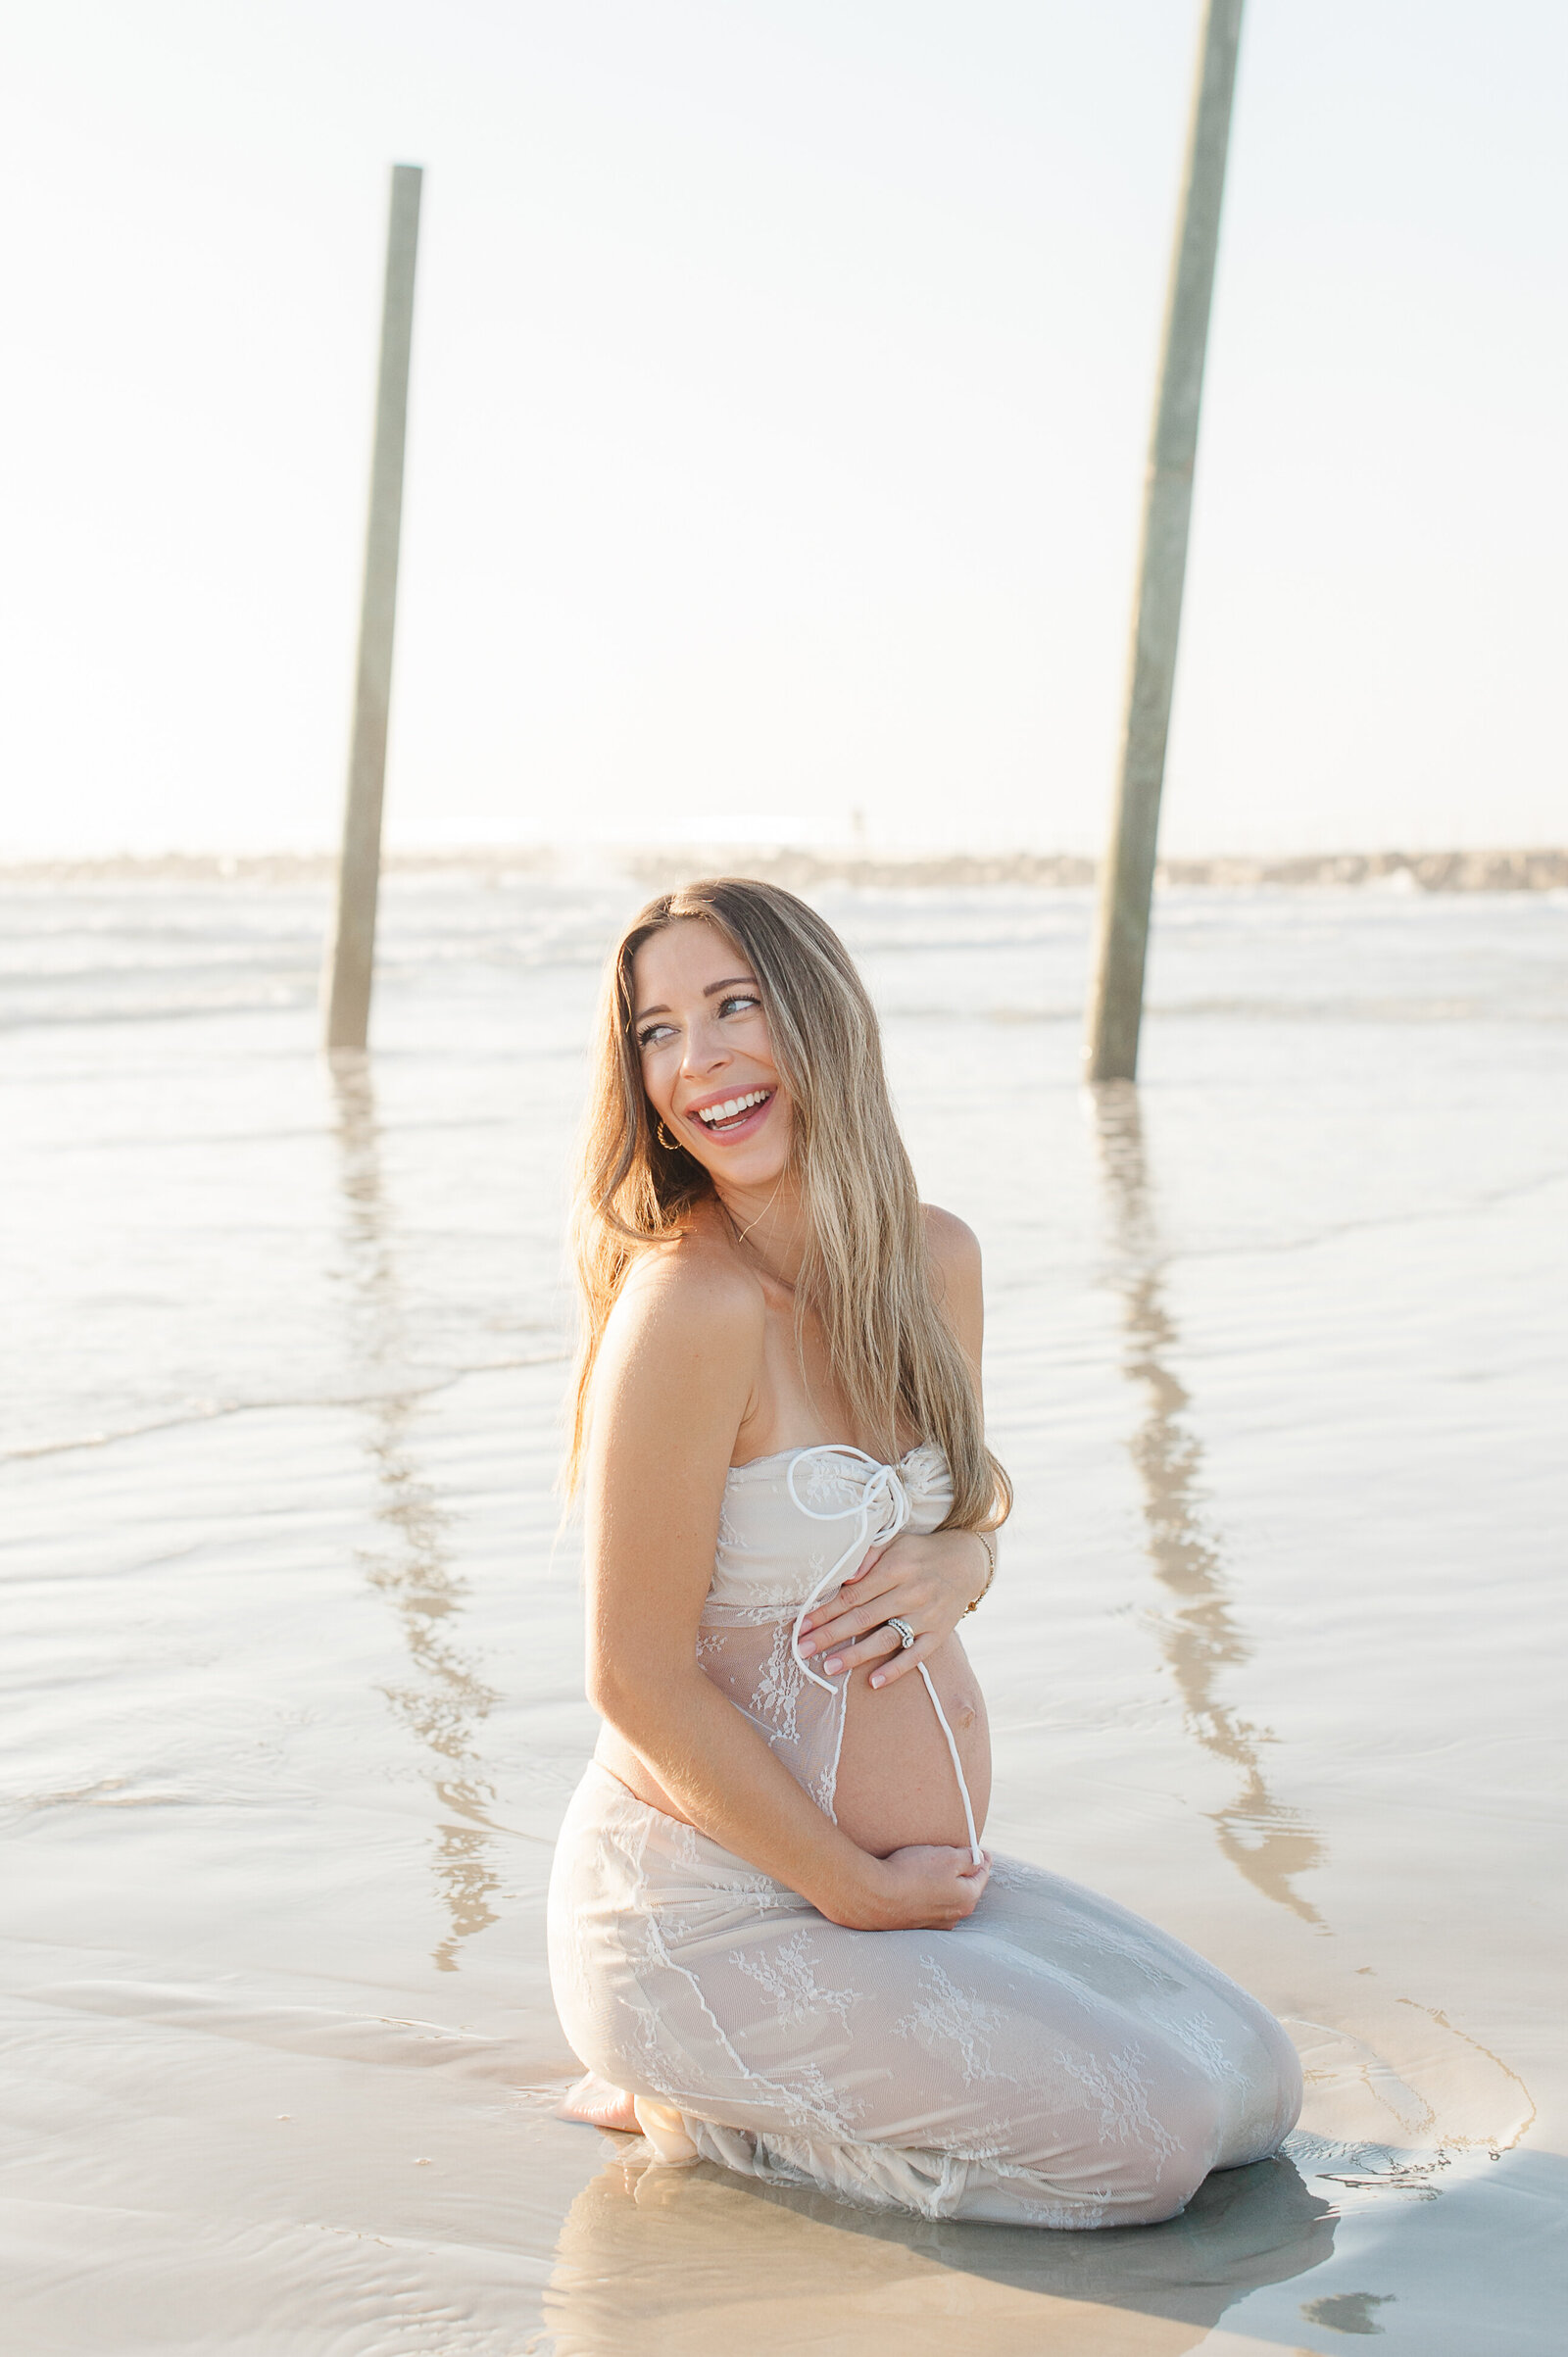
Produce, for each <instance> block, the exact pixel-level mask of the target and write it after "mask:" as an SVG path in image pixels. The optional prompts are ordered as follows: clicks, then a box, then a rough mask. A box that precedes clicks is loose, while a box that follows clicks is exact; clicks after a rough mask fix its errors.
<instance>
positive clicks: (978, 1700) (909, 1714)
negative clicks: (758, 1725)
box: [834, 1637, 991, 1857]
mask: <svg viewBox="0 0 1568 2357" xmlns="http://www.w3.org/2000/svg"><path fill="white" fill-rule="evenodd" d="M926 1667H927V1668H928V1669H929V1670H930V1672H931V1683H932V1685H933V1686H934V1687H935V1688H936V1690H937V1695H938V1698H939V1700H940V1701H941V1704H942V1707H943V1709H944V1711H945V1712H946V1713H947V1719H948V1725H949V1726H950V1727H951V1728H952V1729H953V1735H954V1741H955V1742H956V1744H957V1746H958V1757H959V1759H960V1760H961V1762H962V1764H963V1778H964V1782H965V1784H966V1785H967V1786H968V1788H969V1803H970V1806H971V1807H972V1808H973V1810H974V1822H975V1830H976V1832H977V1833H979V1832H982V1831H983V1830H984V1827H985V1821H986V1810H987V1808H988V1807H989V1805H990V1801H991V1731H990V1728H989V1727H988V1725H987V1723H986V1706H985V1699H984V1697H983V1695H982V1694H981V1692H980V1687H979V1682H978V1681H977V1679H976V1677H975V1674H974V1672H973V1670H972V1669H971V1668H970V1666H969V1659H968V1655H967V1654H966V1653H965V1652H964V1649H963V1647H962V1645H960V1644H959V1643H958V1640H957V1638H956V1637H950V1638H949V1639H948V1642H947V1644H946V1645H942V1646H941V1647H939V1649H938V1650H937V1651H936V1652H935V1653H933V1654H932V1655H931V1657H930V1659H929V1661H928V1662H927V1664H926ZM870 1676H871V1673H870V1670H869V1669H861V1670H857V1671H856V1672H855V1673H854V1676H853V1679H852V1681H851V1688H850V1699H849V1709H848V1712H847V1714H846V1718H845V1726H844V1747H843V1749H842V1751H841V1752H840V1753H839V1775H838V1787H837V1791H836V1793H835V1796H834V1814H835V1815H836V1817H837V1818H838V1821H839V1824H840V1826H841V1827H842V1829H843V1830H844V1832H845V1833H847V1834H848V1835H849V1837H850V1839H851V1841H855V1842H858V1845H859V1846H860V1848H861V1849H868V1850H870V1851H871V1852H872V1853H873V1854H874V1855H875V1856H877V1857H885V1856H886V1855H887V1853H888V1851H889V1850H891V1849H904V1848H906V1847H907V1846H908V1844H909V1843H911V1842H915V1841H943V1842H949V1843H952V1844H953V1845H954V1846H956V1847H960V1848H961V1847H962V1846H964V1845H965V1844H966V1843H967V1841H968V1838H969V1837H968V1834H967V1832H966V1831H965V1828H964V1820H963V1801H962V1799H961V1797H960V1795H959V1792H958V1786H957V1780H956V1777H955V1775H954V1772H953V1754H952V1753H951V1752H950V1751H949V1749H948V1739H947V1737H946V1736H945V1735H944V1734H943V1732H942V1728H941V1725H940V1722H939V1721H938V1718H937V1714H936V1712H935V1711H934V1710H933V1709H932V1707H931V1696H930V1695H929V1694H927V1692H926V1690H925V1681H924V1680H923V1679H922V1677H921V1676H920V1673H919V1671H918V1670H909V1671H907V1673H906V1674H905V1675H904V1676H903V1677H902V1678H898V1679H895V1681H894V1683H893V1684H892V1685H891V1686H882V1687H873V1686H872V1685H871V1684H870Z"/></svg>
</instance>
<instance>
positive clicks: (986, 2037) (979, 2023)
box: [897, 1956, 1018, 2087]
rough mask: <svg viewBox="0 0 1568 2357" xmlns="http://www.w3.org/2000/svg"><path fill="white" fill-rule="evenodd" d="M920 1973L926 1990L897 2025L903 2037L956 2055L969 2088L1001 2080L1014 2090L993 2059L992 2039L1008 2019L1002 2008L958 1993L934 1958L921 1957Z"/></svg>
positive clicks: (1009, 2077)
mask: <svg viewBox="0 0 1568 2357" xmlns="http://www.w3.org/2000/svg"><path fill="white" fill-rule="evenodd" d="M920 1972H921V1979H922V1981H923V1983H924V1987H923V1989H922V1990H921V1992H920V1994H919V1995H918V1996H917V1997H916V1999H915V2001H914V2004H913V2006H912V2007H911V2008H910V2010H909V2012H908V2013H907V2014H906V2016H905V2018H904V2019H903V2021H901V2022H900V2023H899V2024H898V2025H897V2027H898V2030H899V2033H900V2035H901V2037H904V2038H918V2039H919V2041H920V2043H921V2044H922V2045H925V2046H928V2047H930V2048H932V2049H934V2050H937V2051H946V2052H948V2053H950V2054H953V2055H955V2056H956V2059H957V2064H958V2068H959V2070H960V2071H961V2073H962V2074H963V2083H964V2086H965V2087H973V2086H975V2085H976V2084H977V2082H978V2081H980V2080H982V2079H1002V2080H1005V2082H1006V2083H1007V2085H1008V2086H1009V2087H1016V2085H1017V2084H1018V2083H1017V2081H1016V2080H1015V2079H1014V2078H1013V2076H1012V2074H1011V2073H1010V2072H1009V2071H1004V2070H1002V2069H1000V2068H999V2067H998V2066H997V2064H996V2063H995V2062H994V2060H993V2057H992V2037H993V2035H994V2034H995V2033H996V2032H999V2031H1000V2030H1001V2029H1002V2028H1003V2026H1004V2021H1005V2016H1004V2015H1003V2013H1002V2010H1001V2008H1000V2007H999V2006H996V2005H988V2004H987V2003H986V2002H985V2000H984V1998H983V1997H979V1996H975V1995H971V1994H970V1992H969V1991H968V1990H967V1989H960V1988H959V1987H958V1986H957V1983H956V1981H951V1980H950V1979H949V1978H948V1976H947V1974H946V1973H945V1972H944V1971H943V1969H942V1967H941V1965H940V1964H939V1963H938V1962H937V1960H936V1958H935V1957H934V1956H926V1957H924V1958H922V1960H921V1967H920Z"/></svg>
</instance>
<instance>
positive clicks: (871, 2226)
mask: <svg viewBox="0 0 1568 2357" xmlns="http://www.w3.org/2000/svg"><path fill="white" fill-rule="evenodd" d="M645 2150H646V2147H642V2146H638V2145H632V2146H631V2147H630V2151H631V2153H632V2154H636V2153H638V2152H640V2151H645ZM1334 2223H1335V2221H1334V2213H1333V2211H1332V2210H1331V2209H1330V2207H1329V2205H1328V2204H1327V2203H1326V2202H1323V2201H1321V2200H1319V2199H1318V2198H1317V2197H1316V2196H1315V2195H1314V2194H1313V2193H1311V2192H1310V2191H1309V2190H1308V2189H1307V2187H1306V2186H1305V2185H1303V2183H1302V2181H1301V2179H1300V2177H1299V2174H1298V2173H1297V2171H1296V2170H1295V2168H1293V2166H1292V2165H1291V2163H1290V2162H1289V2161H1288V2160H1276V2161H1263V2162H1260V2163H1259V2164H1258V2165H1257V2166H1256V2167H1255V2168H1251V2169H1236V2170H1231V2171H1228V2172H1226V2173H1225V2174H1224V2175H1222V2176H1217V2177H1212V2178H1210V2179H1209V2180H1208V2182H1207V2184H1206V2185H1203V2186H1202V2187H1201V2189H1200V2191H1199V2192H1198V2194H1197V2195H1196V2197H1195V2199H1194V2200H1193V2202H1192V2204H1191V2206H1190V2207H1189V2209H1188V2210H1187V2211H1186V2212H1185V2214H1184V2215H1183V2216H1182V2217H1180V2218H1176V2219H1172V2220H1171V2222H1170V2224H1169V2225H1168V2226H1155V2227H1122V2228H1111V2229H1109V2230H1107V2231H1103V2232H1101V2233H1098V2234H1059V2233H1052V2232H1032V2231H1031V2230H1029V2229H1027V2228H1023V2227H1005V2226H977V2225H955V2224H951V2223H948V2224H939V2223H932V2222H929V2221H927V2220H923V2219H916V2218H905V2217H893V2216H884V2215H881V2214H877V2213H870V2212H864V2211H858V2210H853V2209H850V2208H847V2207H846V2206H845V2205H844V2204H842V2203H838V2202H834V2201H830V2200H828V2199H827V2198H826V2197H825V2196H823V2195H822V2194H820V2193H817V2192H814V2191H809V2190H806V2189H804V2188H803V2189H802V2190H800V2191H798V2192H791V2191H789V2190H787V2189H785V2188H781V2187H777V2186H762V2185H757V2184H756V2183H754V2182H753V2181H751V2180H749V2179H744V2178H733V2177H727V2176H725V2175H724V2174H723V2173H722V2172H720V2171H718V2170H716V2169H712V2168H709V2167H707V2166H704V2167H701V2168H696V2169H679V2170H677V2169H658V2168H655V2169H648V2168H645V2167H643V2166H642V2165H641V2163H640V2162H639V2161H637V2160H636V2159H634V2158H628V2159H626V2160H624V2161H622V2160H618V2159H617V2160H615V2161H613V2162H612V2163H611V2164H610V2165H609V2166H608V2167H607V2168H605V2169H603V2170H602V2171H601V2172H600V2174H599V2175H598V2177H596V2178H595V2179H594V2180H593V2181H592V2183H591V2184H589V2185H587V2186H585V2187H584V2189H583V2191H582V2192H581V2193H579V2194H578V2196H577V2198H576V2200H575V2201H574V2202H573V2204H572V2206H571V2209H570V2212H569V2213H568V2215H567V2217H566V2220H565V2224H564V2228H563V2231H562V2236H561V2241H560V2244H559V2246H558V2250H557V2256H556V2267H555V2272H554V2274H553V2276H552V2278H551V2284H550V2290H549V2292H548V2293H547V2295H546V2301H545V2319H546V2326H547V2330H546V2332H545V2333H544V2334H543V2335H541V2338H540V2342H539V2343H538V2344H537V2345H538V2346H539V2347H540V2349H541V2350H543V2349H548V2350H549V2351H550V2352H551V2357H612V2353H613V2357H621V2353H622V2352H623V2351H624V2350H626V2349H628V2348H632V2347H635V2348H636V2349H637V2350H638V2351H639V2353H640V2357H674V2353H675V2352H676V2351H679V2352H680V2357H704V2353H706V2352H712V2357H719V2352H721V2351H722V2352H724V2353H725V2357H728V2352H730V2351H731V2350H732V2349H733V2347H734V2343H735V2339H736V2336H737V2325H738V2322H740V2321H742V2320H744V2321H743V2329H744V2330H749V2331H750V2332H754V2333H755V2332H756V2331H757V2329H758V2327H759V2325H763V2324H764V2323H765V2331H766V2339H765V2343H764V2344H763V2345H765V2346H767V2347H769V2348H784V2347H789V2348H807V2347H810V2348H817V2347H820V2348H824V2349H826V2348H833V2349H840V2348H850V2347H852V2346H853V2347H854V2348H855V2349H857V2350H858V2351H864V2352H865V2353H866V2357H893V2352H895V2351H896V2352H897V2353H898V2357H924V2353H925V2352H926V2351H928V2350H929V2351H931V2352H933V2357H934V2353H935V2352H936V2351H938V2350H940V2351H941V2352H942V2353H943V2357H948V2353H949V2352H951V2350H953V2349H954V2348H956V2347H958V2348H971V2347H972V2348H980V2347H984V2348H985V2349H986V2350H987V2351H988V2352H992V2353H993V2357H1013V2353H1014V2352H1016V2353H1017V2357H1023V2352H1025V2351H1027V2352H1029V2357H1034V2353H1035V2352H1037V2351H1038V2350H1040V2349H1043V2348H1047V2347H1049V2348H1050V2349H1051V2350H1052V2351H1053V2352H1054V2357H1080V2352H1081V2353H1082V2357H1102V2353H1103V2351H1104V2350H1105V2349H1106V2348H1110V2347H1113V2348H1115V2349H1117V2350H1121V2351H1124V2352H1126V2357H1181V2352H1184V2351H1187V2350H1190V2349H1193V2348H1196V2347H1197V2346H1198V2345H1199V2343H1200V2342H1201V2340H1202V2339H1203V2338H1204V2336H1205V2334H1206V2333H1207V2332H1209V2331H1210V2330H1211V2329H1212V2328H1213V2326H1214V2325H1216V2324H1217V2323H1218V2322H1219V2320H1220V2318H1221V2317H1222V2316H1223V2315H1224V2314H1225V2312H1226V2310H1227V2309H1229V2308H1231V2307H1234V2305H1235V2304H1236V2302H1237V2301H1238V2300H1239V2299H1241V2298H1243V2297H1244V2296H1245V2294H1246V2293H1248V2292H1250V2291H1252V2290H1255V2289H1256V2288H1257V2287H1258V2286H1259V2285H1261V2284H1265V2283H1287V2282H1290V2281H1291V2280H1293V2279H1294V2278H1295V2277H1297V2276H1300V2275H1304V2274H1305V2273H1306V2272H1307V2270H1308V2269H1310V2268H1315V2267H1319V2266H1321V2265H1322V2264H1323V2262H1324V2261H1325V2260H1326V2259H1327V2258H1328V2257H1329V2256H1330V2255H1331V2253H1332V2250H1333V2246H1334ZM1107 2310H1109V2311H1113V2312H1114V2313H1113V2314H1112V2315H1109V2316H1107V2314H1106V2311H1107ZM1134 2318H1137V2319H1138V2320H1140V2321H1138V2322H1137V2323H1135V2322H1134V2321H1133V2320H1134Z"/></svg>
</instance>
